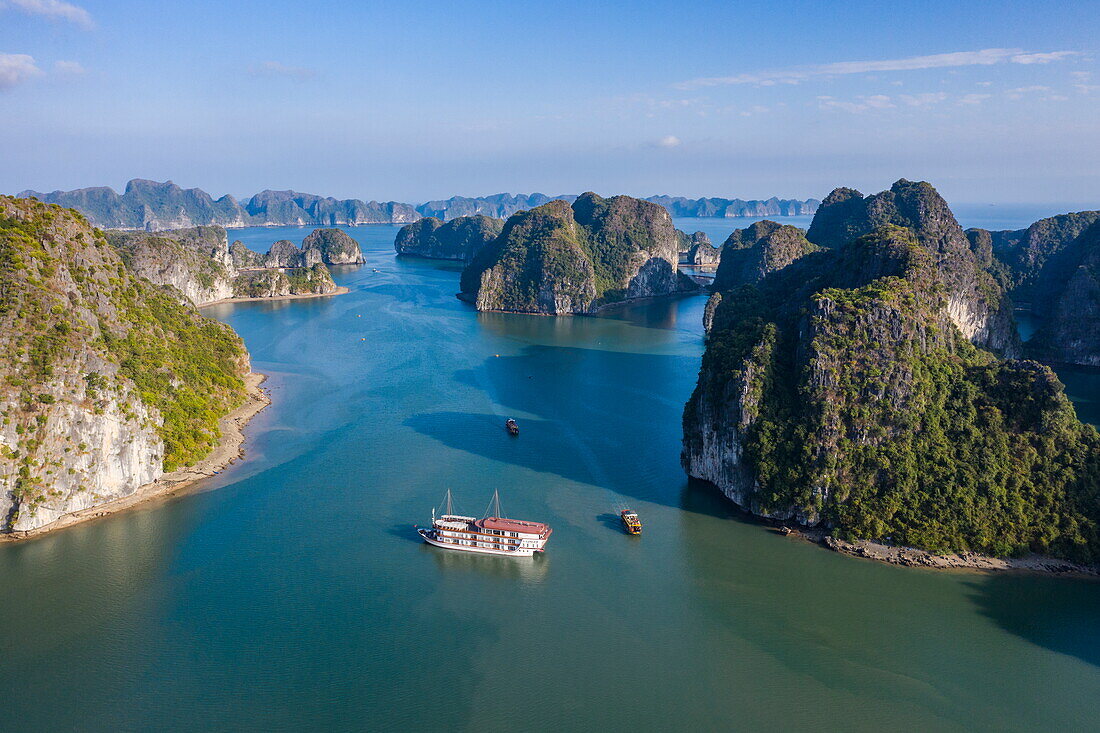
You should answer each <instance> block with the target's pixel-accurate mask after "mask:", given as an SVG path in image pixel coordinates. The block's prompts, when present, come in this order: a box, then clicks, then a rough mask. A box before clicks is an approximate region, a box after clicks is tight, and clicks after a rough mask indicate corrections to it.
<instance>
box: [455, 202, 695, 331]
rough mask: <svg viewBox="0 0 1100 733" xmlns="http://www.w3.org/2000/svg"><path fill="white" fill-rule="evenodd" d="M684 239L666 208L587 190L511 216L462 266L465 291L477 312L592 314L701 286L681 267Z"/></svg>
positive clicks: (463, 288)
mask: <svg viewBox="0 0 1100 733" xmlns="http://www.w3.org/2000/svg"><path fill="white" fill-rule="evenodd" d="M678 244H679V242H678V237H677V236H676V230H675V229H674V228H673V226H672V219H671V217H670V216H669V215H668V212H667V211H665V210H663V209H662V208H661V207H659V206H657V205H655V204H650V203H648V202H645V201H641V200H639V199H633V198H630V197H629V196H615V197H613V198H610V199H604V198H602V197H600V196H597V195H596V194H594V193H586V194H584V195H582V196H580V197H579V198H578V199H577V200H576V201H575V202H574V203H573V205H572V206H570V205H569V204H567V203H566V202H564V201H552V202H550V203H548V204H546V205H544V206H539V207H537V208H535V209H532V210H530V211H526V212H520V213H519V214H516V215H514V216H512V217H510V218H509V219H508V221H507V222H506V223H505V225H504V229H503V231H502V233H501V235H500V236H499V237H498V238H497V239H496V240H495V241H494V242H493V243H492V244H490V245H488V246H486V247H485V248H483V249H482V250H481V251H480V252H479V253H478V254H477V255H476V256H475V257H474V259H473V261H472V262H471V263H470V264H469V265H467V267H466V269H465V270H463V273H462V290H463V293H465V294H466V297H467V298H469V299H470V300H472V301H474V302H475V303H476V304H477V307H478V309H479V310H501V311H514V312H520V313H547V314H568V313H592V312H594V311H595V310H597V309H598V308H600V307H602V306H604V305H607V304H610V303H615V302H620V301H623V300H630V299H634V298H645V297H653V296H660V295H669V294H672V293H675V292H683V291H686V290H692V289H695V288H696V286H695V284H694V283H692V282H690V281H689V280H688V279H687V278H686V277H684V276H682V275H681V274H680V272H679V270H678V265H677V260H678V249H679V247H678Z"/></svg>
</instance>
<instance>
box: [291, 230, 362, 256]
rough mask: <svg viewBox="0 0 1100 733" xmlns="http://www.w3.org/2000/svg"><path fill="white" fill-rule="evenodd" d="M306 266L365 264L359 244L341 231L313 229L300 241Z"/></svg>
mask: <svg viewBox="0 0 1100 733" xmlns="http://www.w3.org/2000/svg"><path fill="white" fill-rule="evenodd" d="M302 253H303V255H304V256H305V260H306V264H307V265H314V264H317V263H318V262H322V263H324V264H326V265H361V264H363V263H364V262H366V260H365V259H363V252H362V251H361V250H360V249H359V242H357V241H355V240H354V239H352V238H351V236H350V235H349V234H348V233H347V232H345V231H343V230H342V229H314V230H313V231H312V232H310V233H309V234H308V235H306V238H305V239H303V240H302Z"/></svg>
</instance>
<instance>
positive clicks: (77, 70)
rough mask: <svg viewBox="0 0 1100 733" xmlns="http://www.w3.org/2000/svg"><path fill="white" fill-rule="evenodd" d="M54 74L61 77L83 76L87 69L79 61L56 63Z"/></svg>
mask: <svg viewBox="0 0 1100 733" xmlns="http://www.w3.org/2000/svg"><path fill="white" fill-rule="evenodd" d="M53 73H55V74H59V75H61V76H83V75H84V73H85V69H84V67H83V66H82V65H81V64H80V62H79V61H54V62H53Z"/></svg>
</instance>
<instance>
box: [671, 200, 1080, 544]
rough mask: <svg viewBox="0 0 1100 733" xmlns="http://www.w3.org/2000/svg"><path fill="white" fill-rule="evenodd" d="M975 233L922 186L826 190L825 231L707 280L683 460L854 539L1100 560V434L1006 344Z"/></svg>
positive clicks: (1001, 309)
mask: <svg viewBox="0 0 1100 733" xmlns="http://www.w3.org/2000/svg"><path fill="white" fill-rule="evenodd" d="M748 239H751V240H754V242H755V241H757V238H754V237H752V236H749V237H748ZM976 239H977V238H976V237H971V238H969V239H968V238H967V237H966V236H964V234H963V232H962V230H961V228H960V227H959V226H958V224H957V222H956V221H955V219H954V216H953V215H952V214H951V212H950V209H949V208H948V207H947V204H946V203H945V202H944V201H943V199H942V198H940V196H939V195H938V194H937V193H936V191H935V190H934V189H933V188H932V186H930V185H929V184H927V183H911V182H909V181H899V182H898V183H896V184H895V185H894V186H893V187H892V188H891V189H890V190H889V191H885V192H883V193H880V194H876V195H874V196H869V197H864V196H863V195H862V194H860V193H859V192H858V191H853V190H851V189H837V190H836V191H834V192H833V193H832V194H830V195H829V197H827V198H826V199H825V201H824V202H823V203H822V206H821V208H820V209H819V210H818V212H817V214H816V215H815V218H814V221H813V224H812V226H811V227H810V230H809V232H808V234H807V240H808V242H809V243H810V244H812V245H813V247H807V246H801V247H797V248H794V249H792V248H791V247H790V246H788V247H786V248H785V251H787V252H793V253H794V254H795V256H793V257H790V258H788V259H789V261H788V262H786V263H785V264H784V266H782V267H779V268H777V269H773V270H770V271H768V272H765V273H763V275H762V276H761V277H759V278H758V279H755V280H754V279H747V278H744V277H740V278H737V279H734V280H730V281H729V282H730V285H729V289H726V290H724V291H723V292H721V293H720V294H716V295H715V296H713V298H712V302H711V303H710V304H709V306H710V307H708V315H709V317H710V318H711V320H712V322H711V327H710V330H709V334H708V337H707V342H706V350H705V353H704V357H703V364H702V368H701V370H700V374H699V380H698V384H697V386H696V389H695V391H694V393H693V395H692V397H691V400H690V401H689V402H688V404H687V406H686V408H685V411H684V443H683V456H682V458H683V464H684V468H685V470H686V471H687V472H688V473H689V475H691V476H694V477H697V478H700V479H705V480H707V481H710V482H712V483H713V484H715V485H716V486H718V488H719V489H721V490H722V491H723V493H725V494H726V495H727V496H728V497H730V498H731V499H732V500H734V501H735V502H737V503H738V504H739V505H741V506H742V507H744V508H746V509H747V510H749V511H751V512H753V513H756V514H759V515H763V516H768V517H773V518H778V519H786V520H792V521H796V522H799V523H801V524H804V525H811V526H824V527H827V528H830V529H831V531H832V532H833V533H834V534H835V535H837V536H839V537H842V538H847V539H856V538H863V539H878V540H883V541H886V542H889V543H894V544H902V545H911V546H915V547H921V548H926V549H930V550H933V551H952V550H974V551H979V552H983V553H987V554H993V555H999V556H1006V555H1013V554H1019V553H1024V552H1028V551H1035V552H1040V553H1048V554H1052V555H1056V556H1060V557H1065V558H1071V559H1075V560H1083V561H1087V562H1097V561H1100V534H1098V523H1100V436H1098V434H1097V431H1096V430H1095V429H1094V428H1092V427H1090V426H1086V425H1083V424H1082V423H1080V422H1079V421H1078V420H1077V418H1076V415H1075V413H1074V410H1073V407H1072V405H1071V404H1070V402H1069V401H1068V400H1067V398H1066V397H1065V395H1064V393H1063V388H1062V385H1061V383H1060V382H1059V381H1058V379H1057V377H1056V376H1055V375H1054V373H1053V372H1052V371H1051V370H1050V369H1049V368H1047V367H1045V366H1043V365H1042V364H1039V363H1037V362H1034V361H1019V360H1013V359H1005V358H1003V356H1004V355H1013V354H1015V353H1017V352H1018V348H1019V347H1018V344H1016V343H1015V341H1014V339H1013V338H1012V333H1011V318H1010V317H1009V314H1010V303H1009V301H1008V298H1007V297H1006V296H1005V293H1004V289H1003V288H1002V287H1001V285H1000V284H999V283H998V281H997V278H995V277H994V276H993V275H992V274H991V272H990V270H992V269H994V268H993V260H992V259H990V258H987V257H984V256H983V254H982V252H981V247H979V246H975V244H974V241H975V240H976ZM796 240H797V237H794V236H793V235H791V237H790V241H791V242H794V241H796ZM752 246H754V245H750V249H751V247H752ZM815 248H820V249H816V251H815ZM737 249H745V248H743V247H739V248H737ZM728 251H731V250H726V249H724V250H723V255H722V256H723V265H724V264H725V263H724V260H725V257H726V254H727V252H728ZM733 251H736V250H733ZM1079 269H1080V268H1079Z"/></svg>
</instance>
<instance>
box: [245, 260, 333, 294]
mask: <svg viewBox="0 0 1100 733" xmlns="http://www.w3.org/2000/svg"><path fill="white" fill-rule="evenodd" d="M335 292H336V283H335V282H333V281H332V275H331V274H330V273H329V271H328V268H327V267H325V265H324V264H322V263H320V262H318V263H316V264H314V265H311V266H309V267H302V268H299V269H296V270H286V271H283V270H250V271H248V272H242V273H241V274H239V275H237V277H236V278H235V279H234V280H233V297H235V298H280V297H285V296H287V295H326V294H328V293H335Z"/></svg>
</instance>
